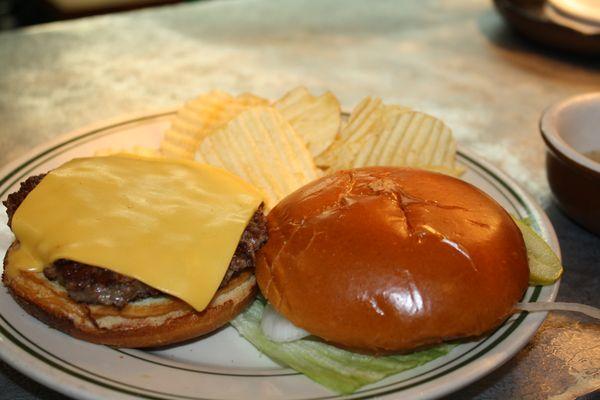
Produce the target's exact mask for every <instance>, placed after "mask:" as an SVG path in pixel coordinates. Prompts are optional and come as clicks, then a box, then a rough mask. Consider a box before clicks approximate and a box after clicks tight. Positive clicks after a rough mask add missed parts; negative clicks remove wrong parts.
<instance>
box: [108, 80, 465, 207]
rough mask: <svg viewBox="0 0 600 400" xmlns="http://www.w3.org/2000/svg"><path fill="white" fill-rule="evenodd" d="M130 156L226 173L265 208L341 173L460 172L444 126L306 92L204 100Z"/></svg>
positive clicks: (397, 109)
mask: <svg viewBox="0 0 600 400" xmlns="http://www.w3.org/2000/svg"><path fill="white" fill-rule="evenodd" d="M128 152H132V153H136V154H141V155H156V154H157V153H158V154H160V155H161V156H164V157H175V158H185V159H195V160H197V161H199V162H203V163H208V164H212V165H215V166H219V167H222V168H225V169H227V170H229V171H231V172H233V173H234V174H236V175H238V176H240V177H242V178H243V179H245V180H247V181H248V182H250V183H252V184H253V185H255V186H256V187H258V188H259V189H261V190H262V191H263V193H264V195H265V200H266V205H267V207H268V208H270V207H273V206H274V205H275V204H276V203H277V202H278V201H279V200H281V199H282V198H283V197H285V196H286V195H287V194H289V193H291V192H292V191H294V190H295V189H297V188H299V187H300V186H302V185H304V184H306V183H308V182H310V181H311V180H314V179H315V178H317V177H319V176H322V175H323V174H325V173H329V172H333V171H337V170H340V169H347V168H357V167H363V166H372V165H387V166H411V167H417V168H424V169H429V170H434V171H438V172H442V173H446V174H451V175H459V174H460V173H461V172H462V169H461V167H460V166H459V165H458V164H457V163H456V142H455V140H454V138H453V137H452V132H451V131H450V129H449V128H448V127H447V126H446V125H445V124H444V123H443V122H442V121H440V120H439V119H437V118H434V117H432V116H430V115H427V114H424V113H421V112H418V111H414V110H411V109H410V108H407V107H402V106H398V105H386V104H384V103H383V102H382V101H381V99H378V98H371V97H367V98H365V99H364V100H363V101H361V102H360V103H359V104H358V105H357V106H356V107H355V108H354V110H352V112H351V113H350V115H348V116H347V118H345V115H342V113H341V111H340V103H339V101H338V99H337V98H336V97H335V96H334V95H333V94H332V93H330V92H327V93H324V94H322V95H321V96H318V97H317V96H313V95H312V94H311V93H309V91H308V90H307V89H306V88H304V87H298V88H296V89H293V90H292V91H290V92H288V93H286V94H285V95H284V96H283V97H282V98H280V99H279V100H277V101H275V102H270V101H268V100H266V99H263V98H260V97H258V96H255V95H253V94H242V95H239V96H232V95H230V94H228V93H224V92H221V91H212V92H209V93H205V94H203V95H201V96H199V97H197V98H196V99H194V100H191V101H189V102H187V103H186V104H185V105H184V106H183V107H182V108H181V109H179V110H178V111H177V114H176V115H175V116H174V117H173V120H172V123H171V127H170V128H169V129H168V130H167V132H165V135H164V138H163V140H162V143H161V145H160V149H158V150H152V149H142V148H138V149H132V150H131V151H128ZM101 154H106V153H101Z"/></svg>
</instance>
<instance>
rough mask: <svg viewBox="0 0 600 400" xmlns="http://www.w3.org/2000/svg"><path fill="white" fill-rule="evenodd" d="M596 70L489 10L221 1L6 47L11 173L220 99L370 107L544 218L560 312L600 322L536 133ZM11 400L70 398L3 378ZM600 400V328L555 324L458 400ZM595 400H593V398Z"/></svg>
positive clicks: (5, 119)
mask: <svg viewBox="0 0 600 400" xmlns="http://www.w3.org/2000/svg"><path fill="white" fill-rule="evenodd" d="M599 67H600V64H599V63H598V61H592V60H585V59H579V58H571V57H566V56H561V55H556V54H553V53H551V52H548V51H546V50H541V49H538V48H535V47H533V46H532V45H529V44H528V43H525V42H523V41H522V40H520V39H519V38H517V37H515V36H514V35H513V34H512V32H510V31H509V30H508V29H507V28H506V27H505V25H504V24H503V22H502V21H501V20H500V17H499V16H498V15H497V14H496V12H495V11H494V10H493V8H492V4H491V1H474V0H454V1H442V0H438V1H433V0H428V1H416V0H415V1H395V0H392V1H376V2H366V1H359V0H346V1H311V2H301V1H296V2H291V1H277V2H272V1H271V2H269V1H214V2H203V3H193V4H185V5H180V6H171V7H164V8H154V9H148V10H144V11H138V12H131V13H124V14H116V15H109V16H104V17H97V18H89V19H83V20H76V21H69V22H61V23H54V24H48V25H42V26H37V27H33V28H28V29H24V30H19V31H15V32H3V33H0V165H3V164H5V163H7V162H8V161H10V160H12V159H14V158H16V157H18V156H19V155H21V154H23V153H24V152H26V151H27V150H28V149H30V148H31V147H32V146H34V145H36V144H39V143H42V142H44V141H46V140H48V139H50V138H53V137H54V136H56V135H58V134H61V133H64V132H68V131H71V130H73V129H75V128H79V127H81V126H84V125H86V124H89V123H93V122H97V121H99V120H102V119H106V118H112V117H116V116H119V115H125V114H128V113H140V112H145V111H152V110H156V109H160V108H163V107H166V106H175V105H177V104H179V103H181V102H182V101H184V100H186V99H188V98H190V97H193V96H194V95H196V94H198V93H200V92H202V91H206V90H209V89H212V88H220V89H223V90H229V91H232V92H244V91H252V92H255V93H257V94H260V95H262V96H265V97H277V96H279V95H280V94H282V93H283V92H284V91H285V90H286V89H289V88H291V87H293V86H296V85H305V86H308V87H309V88H310V89H313V90H315V91H320V90H324V89H329V90H331V91H333V92H334V93H335V94H336V95H337V96H338V97H339V98H340V100H341V102H342V104H343V105H344V106H345V107H346V108H350V107H351V106H352V105H354V104H355V103H356V102H357V101H358V100H359V99H360V98H362V97H363V96H365V95H366V94H374V95H377V96H380V97H382V98H383V99H385V100H386V101H388V102H397V103H400V104H406V105H410V106H413V107H415V108H417V109H422V110H425V111H427V112H429V113H431V114H434V115H436V116H439V117H441V118H442V119H444V120H445V121H446V122H447V123H448V124H449V125H450V126H451V127H452V128H453V130H454V133H455V135H456V137H457V138H458V140H459V142H460V143H461V145H463V146H465V147H468V148H470V149H472V150H473V151H475V152H476V153H478V154H480V155H481V156H482V157H483V158H485V159H487V160H489V161H491V162H492V163H494V164H495V165H497V166H498V167H500V168H501V169H503V170H504V171H506V172H507V173H508V174H509V175H511V176H512V177H513V178H514V179H516V180H517V181H518V182H519V183H520V184H521V185H522V186H523V187H524V188H526V189H527V190H528V191H529V192H530V193H531V194H532V195H533V196H534V197H535V198H536V199H537V200H538V201H539V203H540V204H541V205H542V206H543V208H545V210H546V212H547V213H548V215H549V216H550V219H551V221H552V223H553V224H554V226H555V229H556V231H557V234H558V237H559V240H560V244H561V248H562V252H563V257H564V264H565V266H566V272H565V275H564V279H563V282H562V285H561V289H560V293H559V296H558V297H559V299H560V300H562V301H575V302H583V303H587V304H591V305H595V306H597V307H598V306H600V295H599V293H600V238H599V237H596V236H594V235H592V234H590V233H588V232H586V231H584V230H583V229H581V228H579V227H578V226H577V225H575V224H573V223H572V222H571V221H570V220H568V219H567V218H566V217H565V216H564V215H563V214H561V212H560V211H558V210H557V208H556V206H555V205H554V203H553V202H552V199H551V195H550V193H549V189H548V184H547V181H546V176H545V172H544V146H543V143H542V140H541V138H540V136H539V134H538V129H537V122H538V118H539V116H540V113H541V112H542V110H543V109H544V108H545V107H546V106H547V105H549V104H550V103H552V102H554V101H556V100H559V99H562V98H564V97H567V96H570V95H573V94H577V93H582V92H590V91H598V90H600V69H599ZM0 387H1V388H2V390H1V391H0V398H3V399H28V400H29V399H43V400H51V399H59V398H63V396H61V395H59V394H57V393H55V392H52V391H50V390H49V389H46V388H44V387H42V386H41V385H39V384H37V383H35V382H33V381H31V380H29V379H28V378H26V377H24V376H23V375H21V374H20V373H18V372H16V371H15V370H13V369H12V368H10V367H8V366H7V365H6V364H4V363H0ZM598 388H600V326H599V324H597V323H594V322H593V321H591V320H588V319H585V318H583V317H579V316H576V315H567V314H552V315H550V316H549V317H548V319H547V320H546V322H545V323H544V324H543V325H542V328H541V329H540V330H539V332H538V333H537V334H536V336H535V337H534V339H533V340H532V342H531V343H530V344H529V345H528V346H527V347H526V348H525V349H523V350H522V351H521V352H520V353H519V354H518V355H517V356H516V357H515V358H514V359H513V360H511V361H510V362H509V363H507V364H506V365H504V366H502V367H501V368H500V369H498V370H496V371H495V372H493V373H492V374H491V375H489V376H488V377H486V378H484V379H482V380H480V381H479V382H476V383H474V384H472V385H470V386H468V387H467V388H465V389H463V390H462V391H460V392H458V393H456V394H455V395H453V396H451V397H452V398H457V399H471V398H475V399H506V398H521V399H543V398H548V397H554V398H556V399H571V398H575V397H577V396H578V395H581V394H585V393H589V392H592V391H594V390H595V389H598ZM588 397H589V398H591V397H595V396H594V395H589V396H588Z"/></svg>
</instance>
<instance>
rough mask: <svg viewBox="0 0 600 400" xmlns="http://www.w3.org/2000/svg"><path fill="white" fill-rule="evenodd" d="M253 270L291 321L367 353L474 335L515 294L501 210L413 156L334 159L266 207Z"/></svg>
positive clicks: (522, 269) (517, 263)
mask: <svg viewBox="0 0 600 400" xmlns="http://www.w3.org/2000/svg"><path fill="white" fill-rule="evenodd" d="M267 221H268V227H269V240H268V242H267V244H266V245H265V246H264V247H263V248H262V249H261V251H260V252H259V253H258V257H257V266H256V277H257V281H258V284H259V287H260V289H261V290H262V292H263V294H264V295H265V296H266V298H267V299H268V300H269V302H270V303H271V304H272V305H273V306H274V307H275V309H277V311H279V312H280V313H281V314H283V315H284V316H285V317H287V318H288V319H289V320H290V321H292V322H293V323H294V324H295V325H297V326H299V327H301V328H304V329H306V330H307V331H309V332H310V333H312V334H314V335H316V336H319V337H321V338H323V339H324V340H326V341H328V342H331V343H333V344H336V345H339V346H342V347H346V348H349V349H352V350H357V351H362V352H368V353H390V352H402V351H408V350H412V349H415V348H418V347H422V346H426V345H432V344H435V343H439V342H441V341H444V340H449V339H455V338H463V337H472V336H478V335H481V334H483V333H485V332H488V331H490V330H491V329H493V328H494V327H496V326H498V325H499V324H500V323H501V322H502V321H503V320H504V319H505V318H506V317H507V316H508V315H509V314H510V313H511V312H512V310H513V307H514V305H515V303H516V302H517V301H518V300H519V299H520V298H521V297H522V296H523V293H524V292H525V290H526V288H527V284H528V277H529V269H528V265H527V254H526V249H525V243H524V242H523V237H522V236H521V233H520V231H519V229H518V227H517V226H516V225H515V223H514V222H513V221H512V219H511V217H510V216H509V215H508V213H507V212H506V211H505V210H504V209H503V208H502V207H501V206H500V205H499V204H498V203H496V202H495V201H494V200H493V199H491V198H490V197H489V196H487V195H486V194H484V193H483V192H481V191H480V190H479V189H477V188H475V187H473V186H472V185H470V184H468V183H466V182H463V181H461V180H458V179H455V178H452V177H450V176H446V175H441V174H437V173H433V172H427V171H422V170H417V169H410V168H394V167H367V168H359V169H355V170H347V171H339V172H336V173H334V174H332V175H329V176H325V177H323V178H321V179H318V180H316V181H314V182H311V183H309V184H308V185H306V186H304V187H302V188H300V189H298V190H297V191H295V192H294V193H292V194H291V195H289V196H288V197H286V198H285V199H284V200H283V201H281V202H280V203H279V204H278V205H277V206H276V207H275V208H274V209H273V210H272V211H271V213H270V214H269V216H268V218H267Z"/></svg>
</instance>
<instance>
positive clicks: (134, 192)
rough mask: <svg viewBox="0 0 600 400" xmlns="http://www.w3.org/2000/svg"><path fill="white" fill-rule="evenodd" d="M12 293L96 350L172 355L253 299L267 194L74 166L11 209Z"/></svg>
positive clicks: (142, 163) (163, 170)
mask: <svg viewBox="0 0 600 400" xmlns="http://www.w3.org/2000/svg"><path fill="white" fill-rule="evenodd" d="M4 204H5V206H6V208H7V213H8V217H9V226H10V228H11V230H12V231H13V232H14V235H15V240H14V242H13V244H12V245H11V247H10V248H9V250H8V252H7V253H6V256H5V258H4V273H3V276H2V281H3V282H4V284H5V286H6V287H7V288H8V290H9V292H10V294H11V295H12V296H13V298H14V299H15V300H16V301H17V302H18V303H19V304H20V305H21V306H22V307H23V308H24V309H25V310H26V311H27V312H29V313H30V314H32V315H33V316H35V317H37V318H38V319H40V320H41V321H44V322H45V323H47V324H48V325H50V326H51V327H54V328H56V329H59V330H61V331H63V332H66V333H68V334H70V335H72V336H75V337H77V338H80V339H84V340H87V341H90V342H94V343H101V344H107V345H112V346H123V347H148V346H159V345H167V344H171V343H175V342H180V341H183V340H187V339H191V338H194V337H197V336H199V335H203V334H206V333H208V332H211V331H213V330H215V329H217V328H219V327H220V326H222V325H224V324H225V323H227V322H228V321H229V320H230V319H231V318H233V317H234V316H235V315H237V314H238V313H239V312H240V311H241V310H243V308H244V307H245V306H246V305H247V304H248V303H249V302H250V301H252V299H253V298H254V296H255V294H256V284H255V278H254V273H253V272H254V271H253V270H254V257H255V252H256V251H257V250H258V249H259V248H260V247H261V246H262V245H263V243H264V242H265V241H266V239H267V231H266V224H265V220H264V216H263V213H262V197H261V195H260V193H259V192H258V191H257V190H256V189H255V188H254V187H252V186H250V185H249V184H247V183H245V182H244V181H242V180H241V179H240V178H238V177H236V176H234V175H232V174H230V173H228V172H226V171H224V170H222V169H219V168H215V167H211V166H208V165H201V164H197V163H193V162H188V161H181V160H165V159H151V158H141V157H134V156H124V155H123V156H121V155H119V156H109V157H94V158H79V159H74V160H71V161H69V162H67V163H66V164H64V165H62V166H60V167H58V168H56V169H54V170H52V171H50V172H48V173H47V174H44V175H38V176H34V177H31V178H29V179H27V180H26V181H25V182H23V183H22V184H21V187H20V189H19V190H18V191H17V192H16V193H13V194H11V195H10V196H8V199H7V200H6V201H5V202H4Z"/></svg>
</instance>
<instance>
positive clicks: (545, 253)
mask: <svg viewBox="0 0 600 400" xmlns="http://www.w3.org/2000/svg"><path fill="white" fill-rule="evenodd" d="M515 223H516V224H517V226H518V227H519V229H520V230H521V234H522V235H523V239H524V240H525V247H527V261H528V262H529V284H531V285H551V284H553V283H554V282H556V281H557V280H558V279H559V278H560V276H561V275H562V273H563V266H562V264H561V262H560V260H559V258H558V256H557V255H556V254H555V253H554V251H552V248H551V247H550V246H549V245H548V243H546V241H544V239H542V238H541V237H540V236H539V235H538V234H537V233H536V232H535V231H534V230H533V229H532V228H531V227H530V226H529V225H528V224H527V223H526V222H525V221H524V220H518V219H515Z"/></svg>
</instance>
